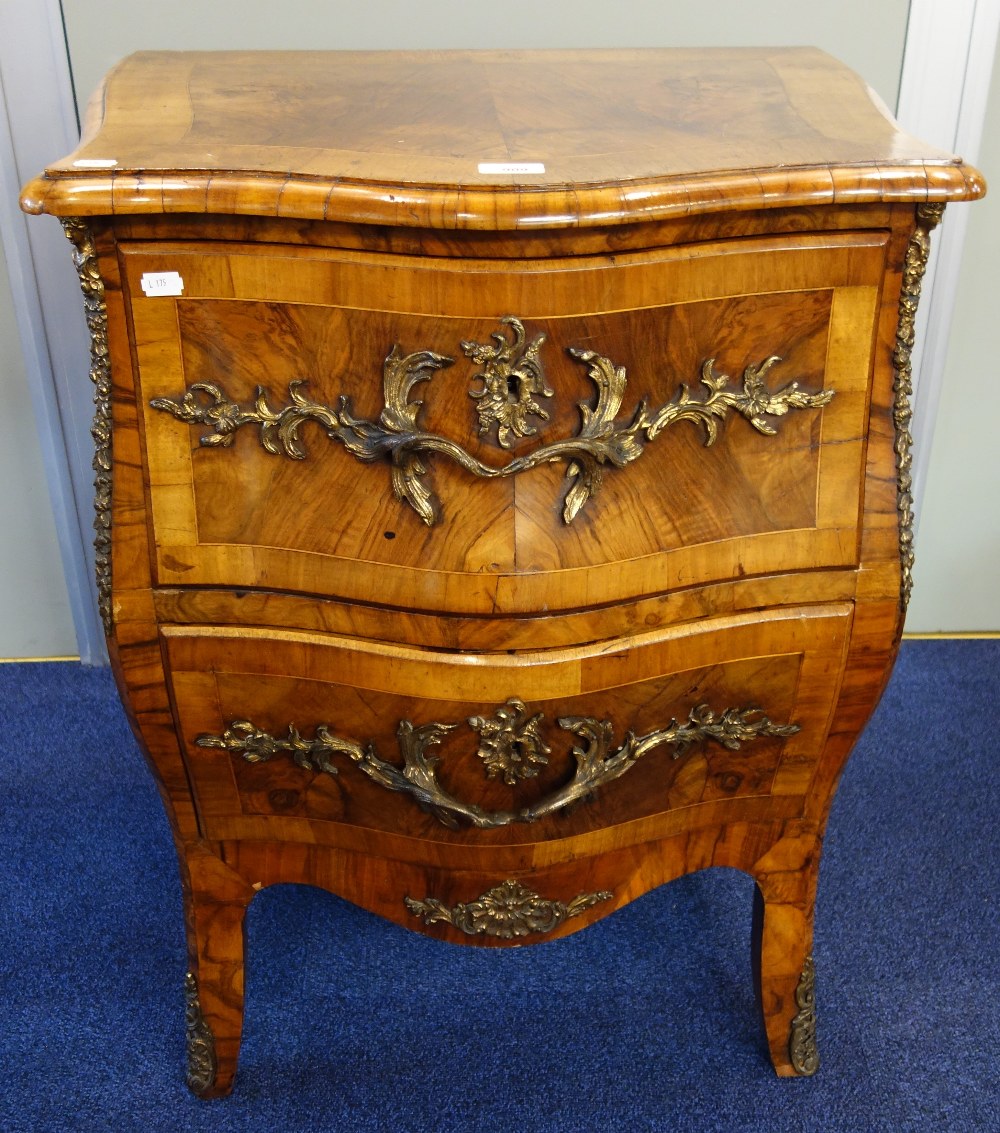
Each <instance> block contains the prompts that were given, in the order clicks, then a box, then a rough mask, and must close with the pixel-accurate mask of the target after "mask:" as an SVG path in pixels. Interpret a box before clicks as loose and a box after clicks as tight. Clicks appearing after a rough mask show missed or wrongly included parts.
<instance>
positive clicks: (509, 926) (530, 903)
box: [403, 880, 614, 940]
mask: <svg viewBox="0 0 1000 1133" xmlns="http://www.w3.org/2000/svg"><path fill="white" fill-rule="evenodd" d="M613 896H614V894H613V893H611V892H610V891H609V890H607V889H602V890H601V891H600V892H598V893H581V894H579V896H577V897H574V898H573V899H572V900H571V901H567V902H564V901H551V900H548V899H547V898H545V897H541V896H539V894H537V893H535V892H533V891H532V890H531V889H526V888H525V887H524V886H523V885H521V884H520V882H517V881H511V880H508V881H505V882H503V883H502V884H501V885H497V886H496V887H495V888H493V889H490V890H489V891H488V892H486V893H484V894H483V895H482V896H481V897H479V898H477V899H476V900H475V901H469V902H468V903H464V902H460V903H459V904H457V905H454V906H452V907H451V908H449V907H448V906H447V905H445V904H444V903H443V902H441V901H439V900H438V899H437V898H436V897H426V898H424V900H422V901H417V900H415V899H414V898H413V897H404V898H403V901H404V903H405V905H406V907H407V908H408V909H409V910H410V912H411V913H413V914H414V916H418V917H420V918H421V920H422V921H423V922H424V924H425V925H430V924H435V923H436V922H439V921H443V922H444V923H445V924H450V925H452V927H454V928H457V929H458V930H459V931H460V932H464V933H466V934H467V935H468V936H496V937H498V938H500V939H501V940H512V939H513V938H514V937H520V936H529V935H531V934H532V933H545V932H551V931H552V930H553V929H554V928H557V927H558V926H559V925H561V924H562V923H563V921H567V920H569V919H570V918H571V917H578V916H579V915H580V914H581V913H583V912H586V910H587V909H590V908H592V907H593V906H594V905H596V904H598V903H599V902H601V901H610V900H611V898H612V897H613Z"/></svg>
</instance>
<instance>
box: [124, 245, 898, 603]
mask: <svg viewBox="0 0 1000 1133" xmlns="http://www.w3.org/2000/svg"><path fill="white" fill-rule="evenodd" d="M886 243H887V237H886V235H885V234H884V233H881V232H861V233H823V234H812V235H805V236H795V237H783V238H779V239H774V238H767V239H748V240H739V241H729V242H719V243H715V244H707V245H698V246H696V247H682V248H674V249H667V250H662V251H657V252H650V253H643V254H641V255H630V256H621V257H610V256H608V257H592V258H575V259H563V260H549V261H517V262H513V261H506V262H498V261H495V260H492V261H478V260H462V259H454V260H432V259H417V258H411V257H405V256H385V255H365V254H361V253H351V252H346V251H327V250H319V251H317V250H313V249H301V248H291V247H284V246H264V247H262V246H259V245H257V246H249V245H246V246H244V245H228V244H227V245H193V244H188V245H180V244H155V245H154V244H138V243H132V244H125V245H122V247H121V254H122V260H123V264H124V273H123V274H124V279H125V285H126V288H127V290H128V294H129V299H130V310H131V318H132V322H133V331H134V341H135V344H136V354H137V361H138V374H137V397H138V401H139V404H140V408H141V421H142V426H143V430H144V443H145V447H146V453H147V460H148V467H149V478H150V501H151V508H152V520H153V526H154V530H155V543H156V552H155V554H156V562H155V564H154V570H155V578H156V581H157V582H158V583H159V584H160V585H170V586H176V585H221V586H227V587H234V588H251V587H266V588H269V589H282V590H294V591H303V592H307V593H313V594H329V595H337V596H340V597H344V598H348V599H352V600H359V601H365V602H379V603H388V604H393V605H401V606H407V607H411V608H417V609H426V610H441V611H445V610H447V611H451V612H466V613H473V614H474V613H497V612H511V613H517V612H530V611H534V610H543V609H549V610H556V609H570V608H580V607H584V606H588V605H593V604H598V603H606V602H610V601H617V600H625V599H628V598H633V597H639V596H642V595H644V594H651V593H658V592H663V591H666V590H669V589H671V588H673V587H677V586H690V585H693V584H699V583H703V582H711V581H718V580H725V579H729V578H734V577H738V576H742V575H748V574H756V573H765V572H772V571H785V570H801V569H807V568H811V567H830V566H849V565H852V564H854V563H855V561H856V558H857V544H858V534H857V533H858V526H859V520H860V509H861V501H862V493H861V481H862V470H863V458H864V437H865V434H866V418H867V410H868V383H869V374H870V371H871V358H872V344H873V337H874V326H875V319H876V313H877V309H878V303H879V292H880V286H881V282H882V278H883V273H884V271H885V253H886ZM174 272H176V273H177V274H178V275H179V276H180V278H181V281H182V286H183V291H182V293H181V294H180V295H173V296H172V295H163V294H162V293H158V291H157V289H156V287H155V283H156V278H155V277H156V276H158V275H160V274H161V273H174ZM151 276H152V277H153V279H152V281H151V280H150V278H149V277H151ZM144 279H145V283H146V289H144V288H143V282H144ZM147 289H148V290H149V291H150V292H151V293H150V294H146V293H145V291H146V290H147ZM505 318H506V321H503V320H505ZM775 358H780V361H778V360H773V359H775ZM769 360H770V361H769ZM296 383H305V384H296ZM792 383H796V385H794V386H793V385H792ZM824 391H827V392H826V394H825V395H824ZM829 391H832V394H831V393H830V392H829ZM178 418H180V419H178ZM710 438H714V443H712V444H711V445H709V446H706V444H705V442H706V440H708V439H710Z"/></svg>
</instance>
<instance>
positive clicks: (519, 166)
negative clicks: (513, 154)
mask: <svg viewBox="0 0 1000 1133" xmlns="http://www.w3.org/2000/svg"><path fill="white" fill-rule="evenodd" d="M479 172H480V173H487V174H488V173H544V172H545V163H544V162H541V161H481V162H480V163H479Z"/></svg>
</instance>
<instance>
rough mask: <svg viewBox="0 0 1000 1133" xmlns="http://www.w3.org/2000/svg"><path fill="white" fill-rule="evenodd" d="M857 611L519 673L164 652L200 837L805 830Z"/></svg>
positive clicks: (376, 658) (282, 655)
mask: <svg viewBox="0 0 1000 1133" xmlns="http://www.w3.org/2000/svg"><path fill="white" fill-rule="evenodd" d="M851 610H852V607H851V606H850V605H849V604H847V603H843V604H838V605H834V606H822V607H796V608H790V609H781V610H776V611H771V612H769V613H768V614H766V615H761V614H759V613H755V614H750V615H747V614H744V615H737V616H732V617H721V618H714V619H707V620H703V621H700V622H697V623H691V624H688V625H685V626H680V627H674V628H671V629H660V630H657V631H655V632H651V633H649V634H645V635H641V636H638V637H633V638H630V639H629V640H626V641H611V642H599V643H596V644H591V645H588V646H585V647H580V648H577V649H557V650H544V651H539V652H534V653H519V654H514V655H508V654H506V653H500V654H497V653H475V654H467V653H447V652H442V651H432V650H422V649H417V648H413V647H410V646H390V645H386V644H384V643H374V642H367V641H361V640H355V639H348V638H341V637H334V636H331V635H318V634H309V633H293V632H277V631H270V630H265V629H246V628H239V629H236V628H210V627H200V626H196V627H183V628H181V627H164V628H163V630H162V635H163V641H164V646H165V655H166V657H167V660H168V668H169V672H170V681H171V686H172V697H173V702H174V705H175V712H176V716H177V724H178V731H179V734H180V735H181V737H182V740H183V743H184V748H185V755H186V759H187V763H188V768H189V773H190V776H191V781H192V784H193V788H194V794H195V799H196V805H197V808H198V813H199V818H200V822H201V825H202V830H203V833H204V835H205V836H206V837H207V838H210V839H213V840H215V839H218V840H238V839H261V840H271V841H284V842H288V841H304V842H311V843H321V844H322V843H326V844H331V845H342V846H344V847H345V848H348V847H350V846H356V847H361V846H362V845H368V844H369V843H370V838H371V833H370V832H375V831H378V832H382V833H384V834H385V835H389V836H400V835H401V836H405V837H406V838H407V839H412V838H418V839H421V840H422V841H423V842H424V843H432V844H436V845H438V846H441V844H448V843H453V844H454V843H457V844H460V845H463V846H465V847H471V846H496V845H503V844H515V843H525V842H539V841H546V840H551V839H560V838H571V837H578V836H584V835H587V834H588V833H592V832H594V831H598V830H606V829H607V828H609V827H612V826H620V825H625V824H632V825H633V827H634V830H633V832H632V835H631V836H630V837H634V838H646V837H664V836H666V835H668V834H670V833H673V832H675V830H678V829H680V828H681V824H682V823H683V824H686V825H690V824H691V823H692V822H694V823H697V822H699V821H704V822H706V823H711V822H716V821H730V820H733V818H734V815H732V814H731V813H729V812H730V810H731V808H732V807H733V806H737V805H738V806H740V807H742V808H743V809H744V811H745V812H746V813H745V817H747V818H762V819H763V818H766V817H767V816H768V813H772V812H766V811H765V810H761V808H762V807H765V808H766V807H768V806H770V807H772V808H773V807H774V806H775V805H776V804H775V800H780V801H781V802H782V804H783V805H781V806H780V807H779V810H778V811H774V812H773V813H774V815H775V816H786V815H789V814H791V813H794V811H795V807H796V806H797V805H798V803H797V802H796V800H799V799H801V798H802V797H803V796H804V795H805V794H806V792H807V791H808V788H809V783H810V780H811V777H812V773H813V769H814V767H815V764H816V760H817V757H818V755H819V753H820V752H821V751H822V748H823V744H824V742H825V738H826V734H827V729H828V725H829V718H830V713H831V709H832V706H833V704H834V702H835V700H836V697H837V693H838V683H839V674H840V671H841V669H842V665H843V656H844V648H845V643H846V640H847V635H848V629H849V626H850V620H851ZM747 808H749V809H747ZM681 812H683V814H681ZM741 813H743V812H742V811H741ZM647 828H648V829H647ZM644 831H645V833H644ZM624 837H625V835H623V838H624ZM365 838H368V842H366V841H365V840H364V839H365ZM379 849H380V852H382V853H383V854H385V855H386V856H392V855H393V854H394V853H398V855H399V856H400V857H406V858H412V857H413V854H414V853H415V852H416V853H417V854H418V856H419V853H420V852H421V851H415V850H414V847H412V846H410V845H406V846H405V847H397V848H396V849H393V848H392V847H391V846H390V845H389V844H388V843H386V844H384V845H381V846H380V847H379ZM423 852H427V853H430V851H423Z"/></svg>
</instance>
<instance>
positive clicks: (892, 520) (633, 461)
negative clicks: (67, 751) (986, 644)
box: [23, 49, 983, 1096]
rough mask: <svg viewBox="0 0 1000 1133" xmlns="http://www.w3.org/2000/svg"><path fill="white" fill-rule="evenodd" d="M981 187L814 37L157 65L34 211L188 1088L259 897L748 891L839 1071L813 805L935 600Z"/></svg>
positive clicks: (465, 913)
mask: <svg viewBox="0 0 1000 1133" xmlns="http://www.w3.org/2000/svg"><path fill="white" fill-rule="evenodd" d="M982 192H983V184H982V181H981V179H980V178H979V175H978V174H977V173H976V171H975V170H973V169H970V168H969V167H967V166H964V165H963V164H962V163H961V161H960V160H959V159H957V158H954V157H951V156H950V155H947V154H941V153H935V152H934V151H932V150H929V149H928V148H927V147H925V146H921V145H920V144H918V143H916V142H914V141H913V140H912V139H911V138H909V137H907V136H906V135H904V134H902V133H901V132H900V131H899V129H898V127H896V126H895V125H894V124H893V123H892V122H891V120H889V119H888V118H887V117H886V116H885V114H884V113H883V112H882V111H881V110H879V109H878V108H877V107H876V106H875V105H874V103H873V102H872V100H871V99H870V97H869V94H868V92H867V91H866V89H865V87H864V85H863V84H862V83H861V82H860V80H859V79H858V78H857V77H856V76H855V75H853V74H852V73H851V72H849V71H848V70H846V68H843V67H842V66H840V65H839V64H837V63H836V62H835V61H833V60H832V59H830V58H829V57H827V56H825V55H823V54H822V53H820V52H818V51H814V50H811V49H794V50H793V49H788V50H771V51H759V50H753V51H750V50H747V51H651V52H603V53H549V52H541V53H501V52H498V53H426V54H419V53H413V54H395V53H392V54H353V53H345V54H342V55H341V54H323V53H303V54H285V53H262V54H229V53H222V54H212V53H207V54H170V53H162V54H160V53H150V54H142V55H137V56H133V57H131V58H130V59H128V60H126V61H125V62H124V63H122V64H121V65H120V66H119V67H118V68H117V69H116V70H115V71H113V72H112V74H111V75H110V76H109V78H108V80H107V81H106V83H105V85H104V88H103V89H102V91H101V92H99V94H98V95H97V96H96V97H95V99H94V101H93V102H92V103H91V108H90V111H89V113H88V119H87V126H86V130H85V137H84V141H83V142H82V144H81V146H80V148H79V149H78V150H77V151H76V152H75V153H74V154H72V155H70V157H68V158H67V159H65V160H64V161H61V162H58V163H57V164H55V165H53V166H52V167H50V168H49V169H48V170H46V172H45V173H44V175H42V176H41V177H40V178H38V179H37V180H36V181H34V182H33V183H32V184H31V185H29V186H28V187H27V188H26V190H25V193H24V197H23V205H24V207H25V208H26V209H27V210H28V211H32V212H47V213H52V214H54V215H56V216H58V217H60V218H62V221H63V224H64V225H65V229H66V233H67V235H68V236H69V238H70V240H71V241H72V243H73V245H74V252H75V260H76V266H77V268H78V271H79V274H80V278H81V281H82V284H83V289H84V296H85V304H86V312H87V318H88V322H89V325H90V330H91V335H92V341H93V352H92V369H91V377H92V378H93V380H94V381H95V383H96V386H97V398H96V401H97V415H96V421H95V427H94V435H95V438H96V442H97V455H96V461H95V467H96V469H97V530H98V540H97V551H98V570H97V574H98V588H99V600H100V605H101V613H102V616H103V618H104V624H105V628H106V630H107V634H108V645H109V650H110V654H111V658H112V662H113V664H114V666H115V670H116V673H117V676H118V681H119V685H120V688H121V692H122V696H123V699H124V701H125V704H126V706H127V709H128V711H129V713H130V715H131V718H132V720H133V722H134V726H135V730H136V734H137V736H138V738H139V741H140V743H141V744H142V746H143V748H144V750H145V751H146V752H147V753H148V757H149V761H150V764H151V767H152V770H153V773H154V774H155V776H156V777H157V780H158V782H159V784H160V787H161V791H162V795H163V799H164V802H165V805H166V807H167V810H168V812H169V814H170V817H171V821H172V823H173V827H174V830H175V833H176V841H177V847H178V851H179V857H180V863H181V872H182V877H183V882H184V892H185V900H186V910H187V920H188V935H189V948H190V973H189V974H188V976H187V979H186V989H187V997H188V1047H189V1074H188V1077H189V1082H190V1084H191V1086H192V1088H193V1089H194V1090H195V1091H196V1092H198V1093H201V1094H204V1095H206V1096H211V1095H214V1094H221V1093H225V1092H226V1091H228V1090H229V1089H230V1088H231V1085H232V1080H233V1075H234V1073H235V1068H236V1058H237V1052H238V1047H239V1036H240V1028H241V1020H242V1009H243V933H242V927H243V918H244V913H245V910H246V907H247V905H248V903H249V901H250V899H251V898H252V896H253V894H254V893H255V892H256V891H257V890H259V889H260V888H261V887H262V886H266V885H271V884H274V883H276V882H285V881H298V882H308V883H312V884H314V885H318V886H322V887H324V888H326V889H329V890H331V891H332V892H334V893H337V894H340V895H341V896H343V897H345V898H347V899H348V900H350V901H353V902H356V903H357V904H359V905H362V906H364V907H365V908H367V909H370V910H373V911H374V912H376V913H379V914H381V915H382V916H385V917H388V918H390V919H391V920H394V921H396V922H398V923H399V924H402V925H405V926H407V927H409V928H411V929H416V930H418V931H423V932H427V933H429V934H431V935H434V936H438V937H440V938H441V939H444V940H448V941H453V942H456V943H476V944H490V945H512V944H521V943H527V942H531V941H534V940H539V939H551V938H553V937H558V936H560V935H564V934H566V933H569V932H573V931H575V930H576V929H578V928H581V927H583V926H585V925H587V924H589V923H590V922H592V921H594V920H596V919H598V918H600V917H603V916H606V915H607V914H608V913H610V912H612V911H613V910H614V909H616V908H618V907H620V906H622V905H623V904H625V903H626V902H628V901H631V900H632V899H633V898H635V897H638V896H639V895H641V894H642V893H644V892H646V891H648V890H649V889H651V888H652V887H654V886H657V885H660V884H661V883H663V882H666V881H669V880H670V879H672V878H676V877H678V876H679V875H681V874H684V873H687V872H690V871H693V870H699V869H704V868H706V867H709V866H713V865H724V866H732V867H736V868H739V869H741V870H744V871H746V872H747V873H749V874H750V875H751V876H752V877H753V878H754V879H755V881H756V886H757V888H756V892H757V915H756V918H755V930H754V937H755V939H754V946H755V950H756V956H757V961H756V962H757V965H758V972H759V992H760V1004H761V1009H762V1014H763V1019H764V1025H765V1030H766V1036H767V1043H768V1047H769V1051H770V1055H771V1059H772V1061H773V1063H774V1066H775V1068H776V1070H777V1071H778V1073H779V1074H785V1075H789V1074H809V1073H812V1072H813V1071H814V1070H815V1069H816V1066H817V1054H816V1045H815V1035H814V1031H815V1017H814V1009H813V1001H812V996H813V966H812V960H811V957H810V949H811V938H812V914H813V904H814V898H815V891H816V878H817V868H818V861H819V853H820V844H821V839H822V834H823V828H824V823H825V820H826V815H827V812H828V808H829V804H830V800H831V797H832V794H833V791H834V788H835V785H836V782H837V778H838V775H839V774H840V771H841V769H842V768H843V765H844V761H845V759H846V757H847V755H848V753H849V751H850V749H851V746H852V744H853V743H854V741H855V739H856V737H857V735H858V733H859V731H860V729H861V727H862V726H863V724H864V722H865V720H866V719H867V717H868V715H869V713H870V712H871V710H872V708H873V707H874V705H875V703H876V701H877V699H878V697H879V695H880V693H881V690H882V688H883V686H884V684H885V681H886V679H887V677H888V674H889V671H890V667H891V664H892V661H893V657H894V653H895V649H896V645H897V642H898V638H899V633H900V629H901V625H902V618H903V613H904V609H905V602H906V597H907V592H908V589H909V585H910V571H909V567H910V562H911V553H910V540H911V514H910V497H909V491H908V489H909V474H908V468H909V461H910V456H909V434H908V415H909V408H908V396H909V392H910V349H911V346H912V341H913V320H914V311H915V307H916V302H917V298H918V295H919V289H920V279H921V275H922V272H923V268H924V265H925V262H926V256H927V250H928V234H929V231H930V229H931V228H932V227H933V226H934V225H935V223H936V222H937V221H938V219H939V217H940V214H941V210H942V208H943V206H944V204H945V203H946V202H947V201H949V200H968V199H972V198H975V197H977V196H979V195H981V194H982Z"/></svg>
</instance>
